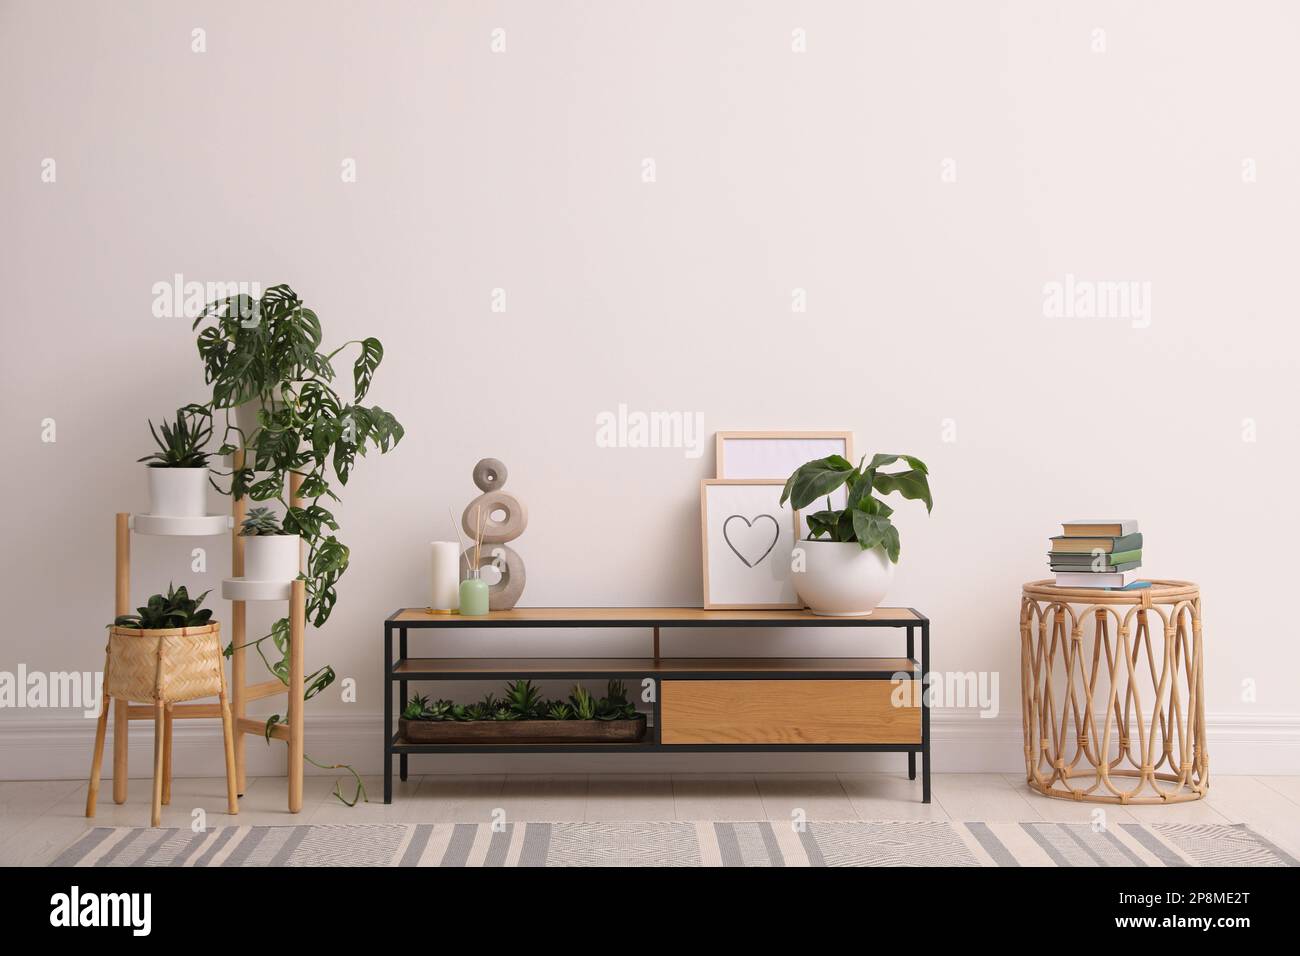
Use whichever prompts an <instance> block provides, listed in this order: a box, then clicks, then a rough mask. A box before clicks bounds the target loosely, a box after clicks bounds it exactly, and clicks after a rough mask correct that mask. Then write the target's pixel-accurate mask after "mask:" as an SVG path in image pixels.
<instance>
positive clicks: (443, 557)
mask: <svg viewBox="0 0 1300 956" xmlns="http://www.w3.org/2000/svg"><path fill="white" fill-rule="evenodd" d="M432 549H433V550H432V553H431V555H430V558H431V562H430V578H429V580H430V582H431V585H432V591H431V592H430V593H431V596H432V598H433V600H432V601H431V602H430V604H429V607H431V608H434V609H435V610H439V611H454V610H456V609H457V608H459V607H460V544H459V542H456V541H434V542H433V544H432Z"/></svg>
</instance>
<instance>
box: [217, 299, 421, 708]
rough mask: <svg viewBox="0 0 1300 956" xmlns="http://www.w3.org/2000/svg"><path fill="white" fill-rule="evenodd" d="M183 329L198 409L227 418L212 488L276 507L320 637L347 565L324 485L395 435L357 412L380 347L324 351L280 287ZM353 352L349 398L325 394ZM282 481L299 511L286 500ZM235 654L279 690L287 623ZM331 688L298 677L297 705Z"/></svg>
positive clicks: (329, 677)
mask: <svg viewBox="0 0 1300 956" xmlns="http://www.w3.org/2000/svg"><path fill="white" fill-rule="evenodd" d="M193 328H194V330H196V331H197V332H198V338H197V344H198V352H199V357H200V358H201V359H202V361H203V369H204V377H205V380H206V381H207V383H208V384H209V385H210V386H211V388H212V399H211V402H210V403H208V405H206V406H203V407H204V408H206V409H208V410H209V411H210V412H212V413H215V412H216V411H218V410H224V411H225V412H226V414H225V420H226V424H225V431H224V434H223V436H222V444H221V446H220V447H219V448H218V450H217V453H218V454H221V455H235V456H237V457H236V458H235V466H234V467H233V468H232V470H231V471H230V472H229V473H226V474H225V477H226V478H228V487H226V488H221V489H220V490H222V491H223V492H224V493H226V494H229V495H231V496H233V497H234V498H236V499H242V498H245V497H248V498H251V499H253V500H254V501H270V500H276V501H279V502H280V504H281V505H283V506H284V517H283V519H282V521H281V526H282V529H283V533H286V534H298V535H301V537H302V539H303V541H304V542H305V543H306V545H307V559H306V571H305V573H304V575H303V580H304V582H305V584H306V592H307V595H306V596H307V617H308V620H309V621H310V622H311V624H312V626H313V627H317V628H319V627H322V626H323V625H324V624H325V622H326V621H328V620H329V617H330V613H331V612H332V611H333V609H334V606H335V604H336V603H337V602H338V593H337V590H336V587H337V584H338V581H339V579H340V578H341V577H342V576H343V573H344V572H345V571H346V570H347V567H348V559H349V552H348V548H347V546H346V545H345V544H344V543H343V542H342V541H340V540H339V538H338V537H337V536H336V535H335V534H334V533H333V532H336V531H338V527H339V526H338V522H337V521H336V520H335V519H334V515H333V514H332V513H331V512H330V510H329V509H328V508H326V507H325V505H324V504H323V502H325V501H338V500H339V496H338V493H337V491H336V490H335V487H334V484H335V483H337V485H338V486H340V487H341V486H344V485H346V484H347V482H348V478H349V476H350V475H351V473H352V469H353V468H354V466H355V465H356V462H357V459H358V457H364V456H365V454H366V452H367V451H368V450H378V451H379V452H380V453H385V452H387V451H389V450H390V449H391V448H393V447H394V446H395V445H397V443H398V442H400V441H401V439H402V436H403V434H404V433H405V432H404V429H403V428H402V426H401V424H400V423H399V422H398V421H397V419H396V418H394V417H393V415H392V414H390V413H389V412H387V411H385V410H384V409H382V408H380V407H379V406H378V405H369V406H367V405H364V404H362V400H363V399H364V398H365V396H366V393H367V392H368V391H369V389H370V385H371V382H372V381H373V379H374V375H375V371H376V370H377V369H378V368H379V365H380V362H382V360H383V356H384V348H383V345H382V344H381V343H380V342H379V340H378V339H375V338H364V339H357V340H353V341H350V342H345V343H344V344H343V345H341V346H339V347H338V348H336V349H334V350H333V351H330V352H322V351H321V350H320V349H321V341H322V333H321V324H320V320H319V318H318V317H317V315H316V313H315V312H313V311H312V310H311V309H309V308H307V307H306V306H305V305H304V304H303V301H302V299H301V298H300V297H299V296H298V294H297V293H296V292H294V291H293V289H291V288H290V287H289V286H287V285H276V286H273V287H271V288H269V289H267V290H266V292H265V293H264V294H263V295H262V296H261V298H253V297H252V296H249V295H246V294H240V295H235V296H229V297H226V298H223V299H218V300H216V301H215V302H211V303H209V304H208V305H207V306H206V307H205V308H204V309H203V311H202V312H200V313H199V316H198V317H197V318H196V319H195V321H194V326H193ZM352 346H356V347H357V350H358V355H357V357H356V359H355V361H354V362H353V365H352V396H351V398H350V399H345V398H343V397H342V396H340V395H339V393H338V391H337V390H336V388H335V384H336V372H335V369H334V360H335V359H336V358H337V357H338V356H339V354H340V353H341V352H343V351H344V350H345V349H347V348H349V347H352ZM245 403H254V404H255V406H256V407H257V425H256V427H254V428H253V429H252V430H251V433H249V434H245V433H244V431H243V430H241V429H240V428H238V427H237V426H236V425H235V424H233V423H232V422H231V416H230V411H231V410H232V409H235V408H238V407H239V406H240V405H243V404H245ZM291 478H292V480H293V482H295V483H296V488H297V498H298V501H297V502H294V501H286V500H285V489H286V486H287V484H288V483H289V480H290V479H291ZM267 641H270V642H271V644H272V645H273V646H274V648H275V657H274V659H272V658H271V657H268V655H267V653H266V652H265V651H264V649H263V645H264V644H265V642H267ZM245 646H254V647H256V648H257V650H258V653H259V654H261V655H262V658H263V660H264V661H265V662H266V665H267V667H268V669H269V670H270V671H271V673H272V674H274V675H275V676H276V677H277V678H279V680H281V681H282V682H283V683H285V684H288V682H289V659H288V653H289V619H288V617H282V618H279V619H278V620H276V621H275V622H274V623H273V624H272V625H271V629H270V631H269V632H268V633H267V634H264V635H263V636H261V637H259V638H257V639H256V640H253V641H250V642H249V644H248V645H245ZM231 650H232V648H229V647H228V648H227V649H226V652H227V654H229V653H230V652H231ZM334 679H335V672H334V669H333V667H331V666H329V665H325V666H323V667H321V668H319V669H318V670H317V671H315V672H314V673H312V674H310V675H308V676H307V678H306V682H305V683H306V689H305V692H304V694H303V697H304V699H306V700H310V699H311V698H312V697H314V696H316V695H317V694H319V693H320V692H321V691H323V690H324V689H325V688H327V687H329V686H330V685H331V684H332V683H333V682H334Z"/></svg>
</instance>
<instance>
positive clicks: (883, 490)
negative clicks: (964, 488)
mask: <svg viewBox="0 0 1300 956" xmlns="http://www.w3.org/2000/svg"><path fill="white" fill-rule="evenodd" d="M866 461H867V459H866V457H865V456H863V458H862V460H861V461H860V462H858V465H857V467H854V465H853V463H852V462H850V461H848V460H847V459H845V458H844V457H842V456H840V455H831V456H830V457H828V458H819V459H817V460H816V461H810V462H808V463H807V464H804V465H800V466H799V467H798V468H797V469H795V472H794V474H792V475H791V476H790V478H789V480H787V481H786V483H785V488H784V489H782V491H781V504H782V505H784V504H785V503H786V501H787V500H788V501H789V502H790V503H791V504H792V505H794V507H795V508H797V509H799V510H800V511H802V510H804V509H805V508H807V507H808V506H809V505H811V504H812V503H813V502H814V501H816V500H817V499H818V498H821V497H822V496H824V495H825V496H829V495H830V493H831V492H832V491H835V490H836V489H837V488H839V487H840V486H841V485H845V486H847V488H848V493H847V496H846V499H845V503H844V507H843V508H841V509H834V508H832V507H831V502H830V498H829V497H827V498H826V508H825V510H823V511H816V512H813V513H811V514H807V515H805V517H806V519H807V521H808V540H810V541H812V540H816V539H818V538H821V537H822V536H823V535H825V536H826V537H828V538H829V539H830V540H831V541H856V542H858V544H860V545H861V546H862V550H864V551H867V550H870V549H871V548H877V547H878V548H883V549H884V551H885V554H887V555H888V556H889V560H890V561H893V562H894V563H895V564H897V563H898V555H899V540H898V529H897V528H895V527H894V524H893V522H892V521H890V520H889V516H890V515H892V514H893V513H894V509H892V508H891V507H889V505H887V504H885V503H884V502H883V501H881V500H880V499H879V498H877V497H876V495H875V493H876V492H879V493H880V494H882V495H887V494H891V493H892V492H898V493H899V494H900V495H902V496H903V497H904V498H910V499H914V500H917V501H923V502H925V510H926V511H927V512H929V511H930V510H931V509H932V508H933V507H934V501H933V500H932V498H931V496H930V482H929V469H927V468H926V466H925V463H924V462H923V461H921V459H919V458H914V457H913V456H911V455H875V456H873V457H872V459H871V463H870V464H866ZM899 461H902V462H904V463H905V464H907V465H908V466H909V467H908V468H907V470H905V471H895V472H884V471H881V470H880V469H882V468H887V467H889V466H890V465H893V464H895V463H897V462H899ZM864 466H865V467H864Z"/></svg>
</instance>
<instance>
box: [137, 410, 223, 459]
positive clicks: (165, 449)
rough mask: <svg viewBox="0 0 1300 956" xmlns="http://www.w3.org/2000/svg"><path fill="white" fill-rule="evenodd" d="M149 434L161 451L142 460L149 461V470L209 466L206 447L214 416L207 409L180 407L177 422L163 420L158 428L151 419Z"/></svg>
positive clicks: (152, 453)
mask: <svg viewBox="0 0 1300 956" xmlns="http://www.w3.org/2000/svg"><path fill="white" fill-rule="evenodd" d="M149 433H150V434H152V435H153V440H154V441H155V442H157V444H158V450H157V451H155V452H151V453H150V454H148V455H145V456H144V457H143V458H141V459H139V460H140V461H146V462H148V463H149V467H150V468H206V467H207V466H208V458H209V457H210V456H209V454H208V453H207V452H206V451H204V450H203V448H204V446H205V445H207V443H208V439H210V438H211V437H212V413H211V412H210V411H209V410H208V409H207V408H206V407H204V406H202V405H186V406H184V407H183V408H178V409H176V418H175V420H173V421H170V422H168V421H164V422H163V423H162V424H161V425H159V426H158V427H157V428H154V425H153V420H152V419H151V420H150V421H149ZM160 433H161V434H160Z"/></svg>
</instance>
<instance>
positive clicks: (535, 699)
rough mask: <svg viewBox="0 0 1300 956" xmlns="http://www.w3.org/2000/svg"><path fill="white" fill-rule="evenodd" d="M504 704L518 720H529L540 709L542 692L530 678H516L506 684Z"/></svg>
mask: <svg viewBox="0 0 1300 956" xmlns="http://www.w3.org/2000/svg"><path fill="white" fill-rule="evenodd" d="M505 703H506V705H507V706H508V707H509V708H510V710H511V712H512V713H514V714H515V716H516V719H518V720H530V719H532V718H534V717H537V716H538V715H539V714H540V713H541V710H542V693H541V691H540V690H538V688H537V687H536V685H534V684H533V682H532V681H530V680H517V681H514V682H513V683H510V684H507V685H506V698H505Z"/></svg>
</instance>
